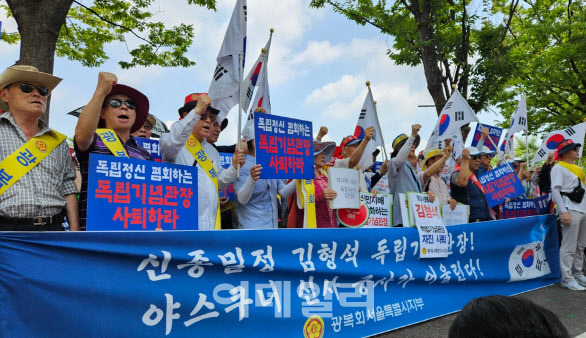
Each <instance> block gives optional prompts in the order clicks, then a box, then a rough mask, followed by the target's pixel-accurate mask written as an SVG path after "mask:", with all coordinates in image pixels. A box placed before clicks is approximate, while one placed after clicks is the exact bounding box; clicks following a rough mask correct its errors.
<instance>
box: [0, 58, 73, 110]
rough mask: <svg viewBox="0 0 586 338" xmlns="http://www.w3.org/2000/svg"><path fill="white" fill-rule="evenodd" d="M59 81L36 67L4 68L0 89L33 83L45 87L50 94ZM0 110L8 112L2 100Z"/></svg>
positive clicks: (0, 79) (59, 79) (18, 66)
mask: <svg viewBox="0 0 586 338" xmlns="http://www.w3.org/2000/svg"><path fill="white" fill-rule="evenodd" d="M61 80H62V79H61V78H59V77H56V76H53V75H51V74H48V73H43V72H39V70H38V69H37V68H36V67H33V66H27V65H16V66H12V67H8V68H6V70H5V71H4V73H2V76H0V89H3V88H4V87H6V86H8V85H10V84H12V83H15V82H33V83H38V84H40V85H42V86H45V87H47V89H49V93H51V91H53V89H55V87H57V85H58V84H59V82H61ZM0 110H5V111H6V110H8V105H7V104H6V102H4V101H2V100H0Z"/></svg>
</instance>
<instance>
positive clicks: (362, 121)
mask: <svg viewBox="0 0 586 338" xmlns="http://www.w3.org/2000/svg"><path fill="white" fill-rule="evenodd" d="M369 127H373V128H374V136H373V137H372V139H371V140H370V141H369V142H368V144H367V145H366V148H365V149H364V153H363V154H362V158H361V159H360V162H359V163H358V165H359V166H360V168H361V169H362V170H366V169H368V168H370V167H371V166H372V164H373V159H372V153H373V152H374V151H375V150H376V147H382V146H383V144H384V140H383V133H382V131H381V127H380V124H379V122H378V116H377V113H376V107H375V104H374V99H373V97H372V91H371V90H370V86H368V93H367V94H366V98H365V99H364V104H363V105H362V109H361V110H360V115H359V116H358V123H356V129H355V130H354V136H356V137H357V138H358V139H363V138H364V130H365V129H366V128H369Z"/></svg>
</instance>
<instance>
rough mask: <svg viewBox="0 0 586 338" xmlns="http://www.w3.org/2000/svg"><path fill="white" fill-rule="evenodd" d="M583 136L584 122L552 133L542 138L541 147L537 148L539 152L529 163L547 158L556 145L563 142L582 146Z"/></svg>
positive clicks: (585, 125)
mask: <svg viewBox="0 0 586 338" xmlns="http://www.w3.org/2000/svg"><path fill="white" fill-rule="evenodd" d="M585 135H586V122H582V123H580V124H577V125H575V126H572V127H569V128H566V129H562V130H555V131H552V132H551V133H549V134H547V135H546V136H545V137H544V138H543V142H542V143H541V147H539V150H537V153H535V156H534V157H533V159H532V160H531V163H536V162H539V161H542V160H544V159H545V158H547V155H548V154H550V153H553V152H555V150H556V148H557V146H558V144H560V143H562V142H564V141H565V140H572V141H574V143H580V144H584V137H585Z"/></svg>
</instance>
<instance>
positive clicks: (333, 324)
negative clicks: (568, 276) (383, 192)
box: [0, 215, 560, 338]
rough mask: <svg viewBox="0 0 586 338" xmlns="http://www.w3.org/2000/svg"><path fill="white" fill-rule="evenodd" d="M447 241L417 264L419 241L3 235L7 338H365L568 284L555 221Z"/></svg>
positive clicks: (379, 233) (322, 235)
mask: <svg viewBox="0 0 586 338" xmlns="http://www.w3.org/2000/svg"><path fill="white" fill-rule="evenodd" d="M503 234H506V236H503ZM88 235H89V236H88ZM448 242H449V243H450V246H449V249H450V255H449V256H448V257H446V258H437V259H433V260H422V259H418V251H419V241H418V235H417V232H416V231H415V229H413V228H395V229H392V230H390V229H386V228H378V229H359V230H357V231H352V230H348V231H340V229H317V230H316V229H296V230H294V231H275V230H254V231H239V230H225V231H205V232H201V231H157V232H155V231H143V232H118V233H114V232H96V233H93V234H88V233H84V232H71V233H65V232H50V233H49V232H46V233H43V232H22V233H17V232H0V257H2V260H0V270H1V271H10V272H9V273H4V274H3V275H2V283H0V295H2V306H1V307H0V318H1V319H2V323H3V324H2V325H0V337H3V338H12V337H45V336H47V335H48V334H49V335H50V333H55V334H56V335H58V336H61V337H84V336H88V333H90V334H89V335H90V336H95V337H165V336H167V337H188V336H202V337H216V336H225V337H249V336H259V335H261V336H263V335H269V336H279V337H299V336H302V333H301V332H302V331H305V330H306V329H307V328H308V323H311V321H313V320H315V321H316V322H317V323H319V324H320V325H317V323H316V325H314V328H319V331H316V332H314V333H316V335H315V336H314V337H320V336H323V337H367V336H373V335H377V334H380V333H382V332H386V331H389V330H393V329H397V328H400V327H405V326H407V325H411V324H415V323H418V322H422V321H425V320H429V319H432V318H437V317H439V316H443V315H446V314H449V313H453V312H455V311H459V310H460V309H461V308H462V307H463V306H464V305H466V303H468V302H469V301H470V300H472V299H474V298H478V297H484V296H489V295H493V294H495V290H498V294H501V295H505V296H511V295H516V294H519V293H522V292H526V291H529V290H534V289H537V288H542V287H544V286H547V285H552V284H554V283H557V282H559V281H560V268H559V247H558V236H557V225H556V218H555V217H554V216H551V215H549V216H533V217H525V218H520V219H517V220H500V221H491V222H484V223H474V224H463V225H455V226H452V227H450V228H449V233H448ZM527 244H531V245H532V246H528V245H527ZM537 244H540V247H539V249H540V250H539V251H541V252H542V253H541V252H540V253H539V255H535V254H534V253H535V250H536V249H537V248H536V247H535V245H537ZM520 246H521V247H523V248H524V250H521V247H520ZM529 250H533V252H530V251H529ZM73 253H74V254H73ZM531 257H539V258H540V260H543V261H547V262H548V264H549V271H548V270H544V269H543V264H541V265H539V264H538V263H537V260H531V259H530V258H531ZM523 258H525V259H523ZM23 262H26V264H23ZM508 266H511V267H512V269H508V268H507V267H508ZM539 268H541V270H539ZM509 280H511V282H508V281H509ZM88 283H89V284H88ZM15 286H18V287H15ZM97 300H99V301H97ZM97 303H99V306H97V305H96V304H97ZM64 309H75V311H70V312H71V313H70V315H64ZM312 316H315V317H312ZM31 318H34V320H31ZM310 318H311V319H310ZM72 320H73V321H74V322H75V325H72ZM345 323H348V324H345ZM350 324H352V325H350ZM259 330H262V331H259ZM262 332H265V333H266V334H263V333H262Z"/></svg>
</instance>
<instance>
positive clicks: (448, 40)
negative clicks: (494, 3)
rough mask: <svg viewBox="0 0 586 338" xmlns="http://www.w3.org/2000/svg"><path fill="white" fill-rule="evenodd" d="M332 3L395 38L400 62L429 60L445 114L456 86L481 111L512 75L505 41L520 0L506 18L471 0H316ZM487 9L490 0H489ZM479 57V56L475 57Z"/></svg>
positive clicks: (428, 74) (431, 85) (393, 53)
mask: <svg viewBox="0 0 586 338" xmlns="http://www.w3.org/2000/svg"><path fill="white" fill-rule="evenodd" d="M326 3H327V4H329V5H331V6H332V7H333V9H334V11H336V12H338V13H341V14H343V15H345V16H346V17H347V18H348V19H350V20H353V21H355V22H356V23H358V24H361V25H365V24H370V25H373V26H375V27H377V28H379V29H380V30H381V32H382V33H383V34H388V35H390V36H392V37H393V38H394V42H393V48H392V49H389V50H388V55H389V57H390V58H391V59H392V60H394V61H395V62H396V63H397V64H399V65H409V66H417V65H419V64H421V65H422V66H423V70H424V74H425V78H426V81H427V89H428V91H429V94H430V95H431V97H432V98H433V100H434V103H435V105H436V111H437V114H438V115H439V114H440V112H441V109H442V108H443V106H444V104H445V102H446V101H447V99H448V98H449V96H450V95H451V92H452V90H453V89H452V88H453V86H455V87H457V88H458V90H459V91H460V92H461V93H462V94H463V95H464V96H465V97H467V99H468V101H469V103H470V105H471V107H472V108H473V109H474V110H475V111H476V112H479V111H481V110H483V109H485V108H487V107H488V106H489V105H491V104H494V102H493V98H494V97H495V94H496V93H498V92H500V91H501V90H502V89H503V87H504V85H505V84H506V83H507V81H508V79H509V74H510V71H509V70H508V68H509V67H510V63H509V62H508V61H509V59H508V58H509V49H508V48H507V47H506V46H505V45H504V41H505V37H506V36H507V34H508V32H509V25H510V23H511V19H512V16H513V15H514V13H515V11H516V10H517V8H518V5H519V0H511V1H510V3H509V6H508V9H509V11H508V13H507V15H504V16H502V15H499V18H502V17H504V19H503V20H502V22H499V23H498V24H494V23H492V22H491V21H490V20H489V18H488V16H485V17H484V18H483V17H481V16H480V15H478V14H477V13H475V12H471V11H470V8H476V7H477V4H475V5H474V6H472V5H471V1H470V0H394V1H392V2H389V3H387V1H385V0H379V1H373V0H345V1H340V2H339V1H333V0H312V2H311V6H313V7H323V6H325V5H326ZM483 6H485V8H484V10H485V12H489V11H492V8H487V6H488V2H483ZM473 59H475V61H474V62H473V61H472V60H473Z"/></svg>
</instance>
